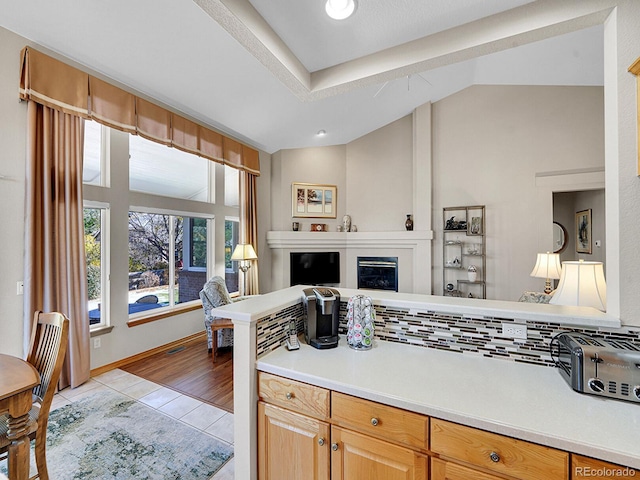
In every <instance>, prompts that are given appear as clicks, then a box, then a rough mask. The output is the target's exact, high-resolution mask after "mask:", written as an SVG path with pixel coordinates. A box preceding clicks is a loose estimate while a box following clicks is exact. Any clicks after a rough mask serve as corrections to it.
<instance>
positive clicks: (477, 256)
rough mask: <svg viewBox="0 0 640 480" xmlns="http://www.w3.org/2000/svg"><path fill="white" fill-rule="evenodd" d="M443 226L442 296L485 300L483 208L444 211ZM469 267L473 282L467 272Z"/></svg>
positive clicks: (482, 206) (474, 207)
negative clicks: (474, 270)
mask: <svg viewBox="0 0 640 480" xmlns="http://www.w3.org/2000/svg"><path fill="white" fill-rule="evenodd" d="M442 225H443V230H442V289H443V294H444V295H445V296H452V297H473V298H487V283H486V278H487V277H486V266H487V255H486V242H485V207H484V205H474V206H465V207H446V208H443V209H442ZM472 265H473V266H475V267H476V275H475V279H473V278H471V276H470V275H471V274H470V273H469V267H471V266H472Z"/></svg>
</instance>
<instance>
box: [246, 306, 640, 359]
mask: <svg viewBox="0 0 640 480" xmlns="http://www.w3.org/2000/svg"><path fill="white" fill-rule="evenodd" d="M375 309H376V333H375V336H376V341H389V342H399V343H407V344H411V345H418V346H421V347H427V348H439V349H442V350H448V351H451V352H460V353H465V354H472V355H482V356H485V357H494V358H501V359H505V360H512V361H516V362H524V363H532V364H536V365H543V366H554V363H553V361H552V360H551V356H550V354H549V343H550V342H551V339H552V338H553V337H554V336H555V335H556V334H558V333H561V332H570V331H576V332H580V333H584V334H587V335H591V336H593V337H597V338H604V339H612V340H626V341H629V342H632V343H639V344H640V328H631V327H626V328H621V329H615V330H612V329H611V330H609V329H589V328H570V327H566V326H563V325H560V324H558V323H541V322H531V321H529V322H527V339H526V340H518V339H512V338H508V337H504V336H502V334H501V332H502V324H503V323H522V322H515V321H514V319H512V318H499V317H483V316H478V317H474V316H469V315H455V314H443V313H437V312H430V311H427V310H425V311H416V310H415V309H402V308H396V307H384V306H379V305H376V307H375ZM346 313H347V302H340V329H339V333H340V335H341V336H344V335H346V332H347V321H346ZM292 319H294V320H295V321H296V325H297V328H298V332H302V331H303V321H304V310H303V306H302V303H299V304H296V305H293V306H291V307H288V308H286V309H284V310H282V311H280V312H277V313H275V314H272V315H270V316H267V317H264V318H262V319H260V320H258V325H257V337H258V339H257V356H258V357H261V356H262V355H264V354H265V353H268V352H270V351H272V350H275V349H276V348H278V347H279V346H281V345H284V340H285V338H286V335H287V331H288V326H289V323H290V321H291V320H292ZM341 341H346V340H344V338H341Z"/></svg>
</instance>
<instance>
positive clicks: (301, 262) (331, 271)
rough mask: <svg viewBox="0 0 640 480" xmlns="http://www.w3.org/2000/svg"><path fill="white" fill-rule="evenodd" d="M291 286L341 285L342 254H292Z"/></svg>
mask: <svg viewBox="0 0 640 480" xmlns="http://www.w3.org/2000/svg"><path fill="white" fill-rule="evenodd" d="M290 255H291V285H292V286H293V285H337V284H338V283H340V252H291V253H290Z"/></svg>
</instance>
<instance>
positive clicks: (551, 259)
mask: <svg viewBox="0 0 640 480" xmlns="http://www.w3.org/2000/svg"><path fill="white" fill-rule="evenodd" d="M561 273H562V267H561V266H560V255H559V254H557V253H549V252H547V253H539V254H538V259H537V260H536V266H535V267H533V271H532V272H531V276H532V277H538V278H544V279H545V280H546V281H545V284H544V293H546V294H549V293H551V292H552V290H553V289H552V288H551V279H552V278H554V279H555V278H560V274H561Z"/></svg>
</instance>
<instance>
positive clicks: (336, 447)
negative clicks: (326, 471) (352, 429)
mask: <svg viewBox="0 0 640 480" xmlns="http://www.w3.org/2000/svg"><path fill="white" fill-rule="evenodd" d="M331 450H333V451H334V452H337V451H338V444H337V443H332V444H331Z"/></svg>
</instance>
